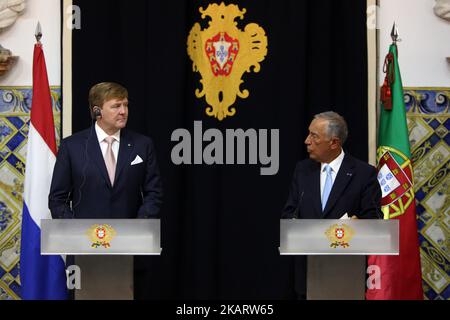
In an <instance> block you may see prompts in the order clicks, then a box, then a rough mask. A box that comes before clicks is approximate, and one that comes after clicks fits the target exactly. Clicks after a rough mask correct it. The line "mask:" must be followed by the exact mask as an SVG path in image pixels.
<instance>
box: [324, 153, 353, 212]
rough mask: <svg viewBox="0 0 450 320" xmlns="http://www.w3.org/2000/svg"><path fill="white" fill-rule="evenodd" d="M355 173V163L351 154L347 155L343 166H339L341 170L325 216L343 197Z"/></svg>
mask: <svg viewBox="0 0 450 320" xmlns="http://www.w3.org/2000/svg"><path fill="white" fill-rule="evenodd" d="M353 174H354V163H353V161H352V160H351V159H350V158H349V156H347V155H345V157H344V160H343V161H342V164H341V167H340V168H339V172H338V174H337V176H336V180H335V181H334V183H333V188H332V189H331V193H330V196H329V198H328V201H327V205H326V207H325V210H324V212H323V217H325V216H326V215H328V214H329V213H330V212H331V209H332V208H333V207H334V205H335V204H336V201H337V200H338V199H339V198H340V197H341V195H342V193H343V192H344V190H345V188H346V187H347V185H348V184H349V182H350V180H352V178H353ZM343 214H344V212H343Z"/></svg>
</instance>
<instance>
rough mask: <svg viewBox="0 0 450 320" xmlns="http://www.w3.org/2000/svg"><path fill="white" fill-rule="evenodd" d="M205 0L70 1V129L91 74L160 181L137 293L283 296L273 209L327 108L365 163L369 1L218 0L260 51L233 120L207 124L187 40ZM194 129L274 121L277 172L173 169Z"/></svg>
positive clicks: (289, 288) (285, 288)
mask: <svg viewBox="0 0 450 320" xmlns="http://www.w3.org/2000/svg"><path fill="white" fill-rule="evenodd" d="M208 3H209V2H208V1H197V0H196V1H193V0H191V1H147V0H133V1H131V0H129V1H120V0H115V1H112V0H95V1H87V0H75V1H74V5H78V6H79V7H80V9H81V20H82V23H81V29H80V30H74V31H73V65H72V70H73V88H72V89H73V131H74V132H76V131H79V130H81V129H84V128H86V127H88V126H89V125H90V116H89V111H88V103H87V96H88V91H89V88H90V87H91V86H92V85H94V84H95V83H97V82H102V81H116V82H119V83H122V84H123V85H125V86H126V87H127V88H128V90H129V95H130V99H129V100H130V108H129V113H130V115H129V122H128V128H130V129H133V130H135V131H138V132H141V133H143V134H147V135H149V136H151V137H152V139H153V140H154V143H155V146H156V149H157V152H158V161H159V165H160V169H161V174H162V177H163V185H164V193H165V198H164V206H163V209H162V246H163V252H162V255H161V256H160V257H139V258H136V261H135V269H136V271H135V295H136V298H140V299H145V298H151V299H158V298H163V299H165V298H169V299H172V298H187V299H286V298H294V287H293V282H294V279H293V267H292V260H291V258H290V257H280V255H279V253H278V242H279V217H280V212H281V210H282V207H283V205H284V202H285V201H286V199H287V193H288V188H289V185H290V182H291V177H292V174H293V170H294V167H295V164H296V162H297V161H299V160H301V159H303V158H305V157H307V153H306V149H305V147H304V143H303V141H304V139H305V138H306V135H307V131H308V126H309V123H310V121H311V119H312V116H313V115H314V114H316V113H319V112H322V111H326V110H330V109H332V110H335V111H337V112H339V113H340V114H342V115H343V116H344V117H345V118H346V119H347V122H348V124H349V128H350V137H349V140H348V142H347V144H346V145H345V150H346V152H349V153H351V154H352V155H354V156H356V157H358V158H360V159H362V160H367V153H368V147H367V80H366V78H367V58H366V56H367V49H366V2H365V1H361V0H342V1H333V0H322V1H312V0H311V1H306V0H304V1H299V0H283V1H281V0H277V1H275V0H258V1H235V2H230V1H225V4H229V3H235V4H238V5H239V7H240V8H241V9H242V8H246V9H247V12H246V13H245V15H244V19H243V20H240V19H236V21H237V23H238V27H239V28H240V29H241V30H242V29H243V28H244V27H245V25H246V24H248V23H252V22H254V23H257V24H258V25H260V26H261V27H262V28H263V29H264V30H265V32H266V35H267V38H268V54H267V56H266V58H265V60H264V61H263V62H262V63H261V71H260V72H259V73H253V72H252V73H244V75H243V78H242V79H243V80H244V83H243V85H241V87H242V88H246V89H248V90H249V91H250V96H249V98H247V99H240V98H238V99H237V100H236V103H235V105H234V106H235V107H236V109H237V114H236V115H235V116H233V117H229V118H226V119H225V120H223V121H221V122H220V121H218V120H217V119H215V118H211V117H209V116H207V115H206V114H205V108H206V107H207V104H206V102H205V100H204V99H197V98H196V97H195V94H194V91H195V89H196V88H200V87H201V85H200V83H199V80H200V74H199V73H194V72H193V71H192V62H191V61H190V59H189V57H188V55H187V50H186V42H187V37H188V34H189V31H190V29H191V27H192V26H193V25H194V23H195V22H200V23H201V25H202V27H204V28H205V27H207V23H206V22H205V21H202V19H201V14H200V13H199V7H201V6H202V7H203V8H206V7H207V5H208ZM196 120H198V121H202V122H203V130H206V129H208V128H218V129H219V130H221V131H222V132H223V133H225V130H226V129H227V128H242V129H244V130H246V129H248V128H255V129H280V154H279V158H280V167H279V171H278V173H277V174H276V175H273V176H261V175H260V174H259V168H260V165H213V166H207V165H191V166H187V165H183V166H175V165H174V164H173V163H172V161H171V157H170V155H171V150H172V148H173V146H174V145H175V144H176V143H174V142H171V134H172V132H173V131H174V130H175V129H177V128H186V129H188V130H189V131H190V132H191V134H192V135H193V122H194V121H196Z"/></svg>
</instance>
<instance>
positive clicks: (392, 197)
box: [366, 41, 423, 300]
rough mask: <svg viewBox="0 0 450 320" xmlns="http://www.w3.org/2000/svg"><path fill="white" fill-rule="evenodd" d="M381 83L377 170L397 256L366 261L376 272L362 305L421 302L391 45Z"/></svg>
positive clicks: (405, 138) (407, 156)
mask: <svg viewBox="0 0 450 320" xmlns="http://www.w3.org/2000/svg"><path fill="white" fill-rule="evenodd" d="M384 71H385V72H386V80H385V82H384V84H383V87H382V89H381V106H382V107H381V114H380V125H379V128H378V149H377V168H378V181H379V182H380V186H381V190H382V199H381V208H382V211H383V213H384V218H385V219H398V220H399V225H400V230H399V231H400V235H399V237H400V239H399V244H400V247H399V248H400V254H399V255H398V256H369V258H368V265H369V266H371V265H375V266H378V267H379V268H380V272H381V278H380V281H379V286H377V287H376V288H368V289H367V291H366V299H368V300H422V299H423V290H422V274H421V268H420V252H419V240H418V234H417V221H416V204H415V195H414V184H413V169H412V163H411V152H410V145H409V135H408V127H407V123H406V108H405V102H404V98H403V85H402V79H401V75H400V68H399V65H398V49H397V45H396V43H395V41H394V43H393V44H392V45H391V46H390V48H389V53H388V55H387V56H386V60H385V65H384Z"/></svg>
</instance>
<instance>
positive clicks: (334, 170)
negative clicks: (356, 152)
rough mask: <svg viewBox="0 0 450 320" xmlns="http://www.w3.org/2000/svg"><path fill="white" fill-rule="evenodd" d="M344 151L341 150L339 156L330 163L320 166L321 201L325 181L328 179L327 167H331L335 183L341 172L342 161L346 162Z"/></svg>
mask: <svg viewBox="0 0 450 320" xmlns="http://www.w3.org/2000/svg"><path fill="white" fill-rule="evenodd" d="M344 156H345V153H344V150H341V153H340V154H339V156H338V157H337V158H336V159H334V160H333V161H331V162H330V163H322V164H321V166H320V199H322V196H323V188H324V186H325V180H326V179H327V171H326V170H325V166H326V165H327V164H328V165H329V166H330V167H331V177H332V178H333V183H332V186H333V184H334V181H335V180H336V176H337V174H338V172H339V168H340V167H341V164H342V161H343V160H344Z"/></svg>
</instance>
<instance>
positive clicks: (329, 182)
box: [322, 164, 333, 212]
mask: <svg viewBox="0 0 450 320" xmlns="http://www.w3.org/2000/svg"><path fill="white" fill-rule="evenodd" d="M332 170H333V169H331V167H330V166H329V165H328V164H327V165H326V166H325V171H326V172H327V178H326V180H325V185H324V186H323V194H322V212H323V211H324V210H325V206H326V205H327V201H328V197H329V196H330V192H331V187H332V186H333V177H332V176H331V171H332Z"/></svg>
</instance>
